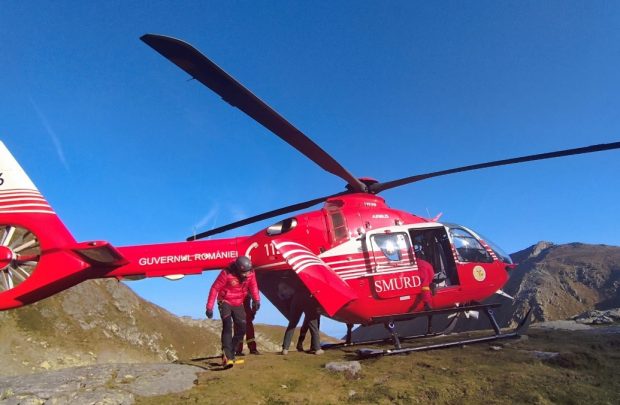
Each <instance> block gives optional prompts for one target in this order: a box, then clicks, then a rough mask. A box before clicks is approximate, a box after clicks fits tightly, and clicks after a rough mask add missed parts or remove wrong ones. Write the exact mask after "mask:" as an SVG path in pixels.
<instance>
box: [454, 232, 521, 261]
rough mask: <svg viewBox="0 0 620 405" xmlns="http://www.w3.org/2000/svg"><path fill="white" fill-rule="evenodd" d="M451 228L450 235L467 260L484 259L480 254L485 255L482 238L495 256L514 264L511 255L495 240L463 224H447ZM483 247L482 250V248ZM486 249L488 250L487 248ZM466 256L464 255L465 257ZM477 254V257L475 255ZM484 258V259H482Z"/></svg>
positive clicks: (458, 251)
mask: <svg viewBox="0 0 620 405" xmlns="http://www.w3.org/2000/svg"><path fill="white" fill-rule="evenodd" d="M445 225H447V226H448V227H449V229H450V236H451V237H452V240H453V242H454V245H455V248H456V251H457V253H458V254H459V255H460V256H461V258H462V259H463V258H464V259H466V260H465V261H476V260H474V259H478V260H479V261H484V258H483V257H481V256H480V254H482V256H484V252H482V250H484V248H483V247H482V245H480V242H479V241H478V240H479V239H480V240H482V241H483V242H484V243H485V244H486V245H487V246H488V247H490V248H491V250H492V251H493V253H495V256H497V258H498V259H499V260H501V261H502V262H504V263H506V264H513V262H512V259H511V258H510V255H508V254H507V253H506V252H504V251H503V250H502V248H500V247H499V246H497V245H496V244H495V243H494V242H493V241H491V240H490V239H489V238H487V237H485V236H483V235H481V234H479V233H475V232H473V231H472V230H471V229H467V228H465V227H464V226H461V225H455V224H445ZM481 249H482V250H481ZM485 251H486V250H485ZM463 256H464V257H463ZM474 256H475V257H474ZM481 259H482V260H481Z"/></svg>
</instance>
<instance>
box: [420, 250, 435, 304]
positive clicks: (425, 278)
mask: <svg viewBox="0 0 620 405" xmlns="http://www.w3.org/2000/svg"><path fill="white" fill-rule="evenodd" d="M416 261H417V263H418V270H419V271H420V281H421V282H422V292H421V293H420V296H421V297H422V302H423V303H424V310H425V311H429V310H431V309H432V307H433V303H432V296H431V283H432V282H433V277H434V276H435V271H434V270H433V266H432V265H431V264H430V263H429V262H427V261H426V260H424V259H421V258H419V257H416Z"/></svg>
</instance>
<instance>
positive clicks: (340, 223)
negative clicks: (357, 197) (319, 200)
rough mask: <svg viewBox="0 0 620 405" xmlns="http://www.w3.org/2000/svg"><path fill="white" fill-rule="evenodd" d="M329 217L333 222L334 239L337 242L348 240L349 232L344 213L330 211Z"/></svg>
mask: <svg viewBox="0 0 620 405" xmlns="http://www.w3.org/2000/svg"><path fill="white" fill-rule="evenodd" d="M329 217H330V219H331V221H332V227H333V229H334V239H335V240H336V241H340V240H342V239H346V238H347V237H348V236H349V231H348V229H347V224H346V222H345V220H344V216H343V215H342V212H340V211H336V210H333V211H332V210H330V211H329Z"/></svg>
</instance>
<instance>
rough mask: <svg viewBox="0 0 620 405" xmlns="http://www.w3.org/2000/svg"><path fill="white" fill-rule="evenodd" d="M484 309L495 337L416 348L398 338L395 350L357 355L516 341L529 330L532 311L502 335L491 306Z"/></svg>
mask: <svg viewBox="0 0 620 405" xmlns="http://www.w3.org/2000/svg"><path fill="white" fill-rule="evenodd" d="M483 307H484V308H483V309H484V312H485V314H486V315H487V317H488V318H489V321H490V322H491V326H492V327H493V330H494V332H495V333H494V334H493V335H490V336H483V337H479V338H471V339H463V340H458V341H455V342H444V343H436V344H431V345H424V346H415V347H402V346H400V341H399V339H398V338H396V339H395V340H394V348H393V349H368V348H364V349H358V350H357V355H358V356H359V357H360V358H362V359H364V358H370V357H380V356H391V355H395V354H406V353H412V352H421V351H426V350H435V349H446V348H449V347H455V346H462V345H467V344H475V343H484V342H492V341H494V340H500V339H514V338H518V337H520V336H521V335H523V334H524V333H525V332H526V331H527V329H528V328H529V325H530V322H531V314H532V310H531V309H530V310H529V311H528V312H527V313H526V314H525V316H524V317H523V319H522V320H521V322H519V325H518V326H517V327H516V328H515V329H514V330H513V331H512V332H509V333H502V332H501V330H500V328H499V325H498V323H497V320H496V319H495V314H494V313H493V310H492V309H491V308H490V307H489V306H486V305H485V306H483Z"/></svg>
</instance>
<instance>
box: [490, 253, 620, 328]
mask: <svg viewBox="0 0 620 405" xmlns="http://www.w3.org/2000/svg"><path fill="white" fill-rule="evenodd" d="M512 257H513V260H514V261H515V262H516V263H518V266H517V268H516V269H515V270H513V271H512V272H511V274H510V280H509V281H508V283H507V284H506V286H505V288H504V290H505V291H506V292H507V293H508V294H510V295H512V296H513V297H514V298H515V300H514V303H511V305H506V306H504V308H503V309H502V310H501V311H500V316H501V319H502V320H503V321H504V322H505V323H511V322H512V323H514V322H515V321H516V319H520V318H521V317H522V316H523V315H524V314H525V312H526V311H527V309H528V308H532V309H533V320H534V321H553V320H559V319H568V318H571V317H573V316H576V315H578V314H581V313H583V312H586V311H589V310H593V309H601V310H602V309H610V308H617V307H620V247H617V246H606V245H588V244H583V243H570V244H566V245H554V244H552V243H549V242H539V243H537V244H536V245H534V246H531V247H529V248H527V249H524V250H522V251H520V252H517V253H514V254H513V255H512Z"/></svg>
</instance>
